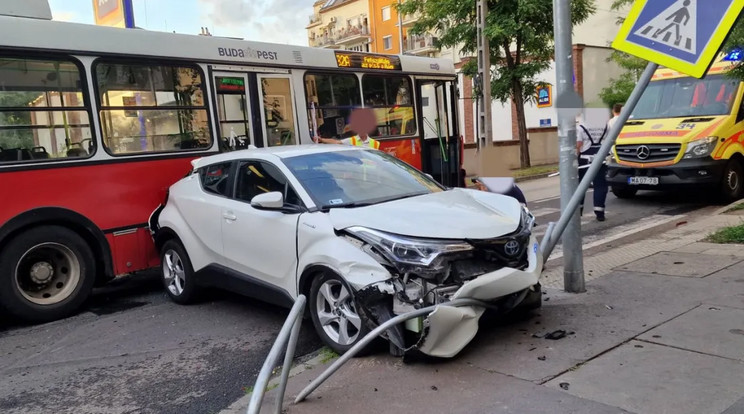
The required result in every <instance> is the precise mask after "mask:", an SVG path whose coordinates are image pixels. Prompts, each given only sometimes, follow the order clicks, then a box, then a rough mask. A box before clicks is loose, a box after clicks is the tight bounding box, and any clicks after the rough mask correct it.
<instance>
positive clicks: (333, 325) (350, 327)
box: [308, 274, 369, 353]
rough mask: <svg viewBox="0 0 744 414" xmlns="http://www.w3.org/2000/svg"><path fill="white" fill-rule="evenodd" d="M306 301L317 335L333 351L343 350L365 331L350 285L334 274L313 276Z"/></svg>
mask: <svg viewBox="0 0 744 414" xmlns="http://www.w3.org/2000/svg"><path fill="white" fill-rule="evenodd" d="M308 302H309V304H310V312H311V316H312V319H313V324H314V325H315V329H316V331H317V332H318V335H320V337H321V339H323V341H324V342H325V343H326V344H327V345H328V346H329V347H330V348H332V349H333V350H334V351H336V352H339V353H343V352H346V351H347V350H348V349H349V348H351V347H352V346H354V344H356V343H357V342H358V341H359V340H361V339H362V338H363V337H364V336H365V335H366V334H367V333H368V332H369V329H368V328H367V326H366V322H365V319H364V316H363V315H361V314H360V313H359V312H358V310H357V304H356V302H355V300H354V296H353V294H352V291H351V289H350V288H349V286H348V285H347V284H346V282H345V281H344V280H343V279H341V278H340V277H338V276H336V275H335V274H322V275H319V276H318V277H316V279H315V280H313V284H312V286H311V287H310V298H309V301H308Z"/></svg>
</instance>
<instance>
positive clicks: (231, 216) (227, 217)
mask: <svg viewBox="0 0 744 414" xmlns="http://www.w3.org/2000/svg"><path fill="white" fill-rule="evenodd" d="M222 217H224V218H225V220H227V221H235V220H237V219H238V216H236V215H235V214H233V213H232V212H230V211H228V212H225V213H222Z"/></svg>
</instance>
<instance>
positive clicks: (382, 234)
mask: <svg viewBox="0 0 744 414" xmlns="http://www.w3.org/2000/svg"><path fill="white" fill-rule="evenodd" d="M193 167H194V168H193V171H192V173H191V174H189V175H188V176H186V177H184V178H183V179H181V180H180V181H178V182H177V183H176V184H174V185H173V186H171V188H170V190H169V196H168V199H167V201H166V203H165V205H162V206H160V207H159V208H158V209H157V210H156V211H155V212H154V213H153V215H152V217H151V220H150V226H151V229H152V231H153V235H154V241H155V244H156V246H158V248H159V250H160V254H161V262H162V265H161V267H162V277H163V283H164V285H165V287H166V289H167V292H168V295H169V296H170V297H171V298H173V300H174V301H176V302H178V303H188V302H191V301H192V300H194V298H195V296H196V295H197V293H198V290H199V289H200V288H201V287H202V286H217V287H221V288H225V289H229V290H232V291H236V292H239V293H242V294H245V295H248V296H252V297H255V298H258V299H261V300H264V301H268V302H273V303H276V304H279V305H284V306H291V304H292V303H293V301H294V299H295V298H296V297H297V296H298V295H299V294H304V295H307V296H308V304H309V312H310V316H311V317H312V321H313V323H314V325H315V328H316V330H317V332H318V334H319V335H320V337H321V338H322V339H323V341H325V343H326V344H328V346H330V347H331V348H333V349H334V350H335V351H337V352H345V351H346V350H348V349H349V348H350V347H351V346H353V345H354V344H355V343H356V342H357V341H359V340H360V339H361V338H362V337H363V336H364V335H365V334H366V333H367V332H369V331H370V329H373V328H374V327H375V326H377V325H378V324H380V323H382V322H384V321H386V320H388V319H389V318H392V317H393V316H395V315H397V314H402V313H405V312H408V311H410V310H413V309H416V308H420V307H422V306H429V305H436V304H440V303H446V302H448V301H450V300H452V299H455V298H475V299H480V300H484V301H489V302H493V303H494V304H497V305H499V309H501V311H503V312H507V311H510V310H512V309H514V308H515V307H517V306H525V307H538V306H540V304H541V291H540V285H539V276H540V272H541V270H542V258H541V257H540V252H539V249H538V244H537V241H536V240H535V237H534V236H533V235H532V234H531V229H532V226H533V222H534V217H533V216H532V215H531V214H530V213H529V211H528V210H527V209H526V207H524V206H522V205H521V204H520V203H519V202H518V201H516V200H515V199H514V198H512V197H507V196H504V195H500V194H493V193H489V192H484V191H478V190H471V189H462V188H453V189H446V188H445V187H443V186H441V185H440V184H438V183H437V182H436V181H434V180H432V179H431V178H430V177H428V176H427V175H426V174H423V173H421V172H420V171H418V170H417V169H415V168H413V167H411V166H409V165H408V164H406V163H403V162H401V161H399V160H398V159H396V158H395V157H393V156H391V155H389V154H387V153H385V152H382V151H376V150H372V149H367V148H359V147H347V146H340V145H315V146H297V147H282V148H268V149H264V148H260V149H253V150H244V151H236V152H232V153H226V154H220V155H215V156H209V157H204V158H201V159H198V160H195V161H194V162H193ZM483 311H484V309H482V308H473V307H465V308H446V309H444V308H441V307H440V308H438V309H437V310H435V311H434V312H432V313H431V314H429V315H427V316H426V317H422V318H420V319H418V320H415V321H412V322H409V323H406V325H405V328H403V327H398V328H396V329H394V330H391V331H388V335H387V339H388V340H389V341H390V342H391V344H392V346H393V348H392V349H394V350H396V351H403V350H409V349H413V348H415V349H418V350H420V351H421V352H423V353H425V354H429V355H433V356H440V357H450V356H453V355H455V354H456V353H457V352H459V351H460V350H461V349H462V348H463V347H464V346H465V345H466V344H467V343H468V342H469V341H470V340H471V339H472V338H473V336H474V335H475V332H476V331H477V329H478V320H479V318H480V316H481V314H482V313H483Z"/></svg>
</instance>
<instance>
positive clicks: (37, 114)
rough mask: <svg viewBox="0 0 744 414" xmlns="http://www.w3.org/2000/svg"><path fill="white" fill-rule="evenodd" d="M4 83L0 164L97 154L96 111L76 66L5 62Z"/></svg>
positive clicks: (0, 71)
mask: <svg viewBox="0 0 744 414" xmlns="http://www.w3.org/2000/svg"><path fill="white" fill-rule="evenodd" d="M0 79H2V85H1V86H0V164H1V163H6V162H28V161H33V160H47V161H49V160H54V159H60V158H71V157H89V156H91V155H92V154H93V153H94V152H95V149H96V146H95V141H93V136H92V135H91V130H90V121H89V117H88V114H89V110H90V106H89V105H88V103H87V102H86V99H85V95H84V93H83V92H84V90H83V85H84V82H82V80H81V76H80V69H79V68H78V66H77V65H76V63H74V62H73V61H70V60H64V59H52V58H47V59H35V58H25V57H21V56H19V57H2V58H0Z"/></svg>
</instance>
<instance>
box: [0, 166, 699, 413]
mask: <svg viewBox="0 0 744 414" xmlns="http://www.w3.org/2000/svg"><path fill="white" fill-rule="evenodd" d="M520 186H521V187H522V188H523V189H524V191H525V193H526V195H527V198H528V202H529V204H530V207H531V208H532V210H533V211H534V213H535V214H536V215H537V216H538V220H539V223H540V226H539V227H538V228H537V232H538V233H541V232H542V231H544V228H545V226H546V224H547V222H548V221H551V220H557V218H558V210H559V208H560V202H559V200H558V199H557V196H558V178H557V177H556V178H549V179H544V180H537V181H532V182H527V183H520ZM607 205H608V213H607V214H608V220H607V221H606V222H604V223H598V222H596V221H594V220H593V217H592V216H591V202H589V204H588V205H587V211H588V214H587V215H586V216H585V217H584V220H583V221H584V222H585V224H586V225H585V226H584V232H585V235H586V237H587V238H591V237H595V238H597V237H603V236H605V235H607V234H609V233H611V232H613V231H614V229H617V228H620V227H621V226H625V227H624V228H627V226H628V225H631V226H632V225H633V223H634V222H637V221H640V220H643V219H646V220H648V218H649V217H651V219H654V218H658V217H665V216H666V217H668V216H671V215H676V214H680V213H682V212H686V211H691V210H694V209H696V208H700V207H703V206H705V203H704V201H703V200H700V199H699V198H698V199H696V197H693V196H688V195H684V194H676V195H674V194H671V195H670V194H653V193H648V194H641V195H640V196H639V197H638V198H637V199H635V200H618V199H616V198H615V197H614V196H613V195H609V196H608V203H607ZM286 314H287V311H286V310H283V309H280V308H277V307H273V306H270V305H266V304H263V303H260V302H257V301H253V300H250V299H245V298H242V297H238V296H234V295H230V294H226V293H214V292H213V293H211V294H210V295H209V296H208V297H207V298H205V300H204V301H203V302H202V303H200V304H198V305H194V306H178V305H175V304H173V303H171V302H170V301H169V300H168V299H167V298H166V297H165V295H164V293H163V292H162V290H161V288H160V285H159V282H158V280H157V277H155V275H152V274H150V275H140V276H137V277H131V278H128V279H124V280H120V281H119V282H118V283H117V284H115V285H113V286H110V287H107V288H106V289H102V290H98V291H97V292H96V294H95V296H94V297H93V298H92V300H91V301H90V303H89V304H88V305H87V307H86V309H85V310H84V312H82V313H81V314H79V315H77V316H75V317H72V318H68V319H66V320H62V321H58V322H54V323H50V324H46V325H39V326H31V327H29V326H20V325H17V324H15V323H14V322H13V321H10V320H7V319H2V316H0V412H1V413H8V414H14V413H75V414H83V413H165V414H167V413H178V414H189V413H213V412H218V411H219V410H221V409H223V408H225V407H227V406H229V405H230V404H231V403H232V402H233V401H235V400H237V399H238V398H239V397H241V396H243V395H244V393H245V388H246V387H250V386H251V385H252V384H253V382H254V381H255V376H256V374H257V373H258V370H259V369H260V366H261V364H262V362H263V359H264V358H265V356H266V354H267V353H268V350H269V348H270V347H271V344H272V341H273V339H274V337H275V335H276V334H277V332H278V331H279V329H280V327H281V324H282V323H283V321H284V318H285V317H286ZM320 345H321V344H320V342H319V340H318V338H317V337H316V335H315V333H314V331H313V330H312V327H311V326H310V324H309V323H305V325H304V326H303V330H302V336H301V339H300V346H299V349H298V353H299V354H300V355H302V354H307V353H310V352H312V351H313V350H316V349H318V348H319V347H320Z"/></svg>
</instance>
